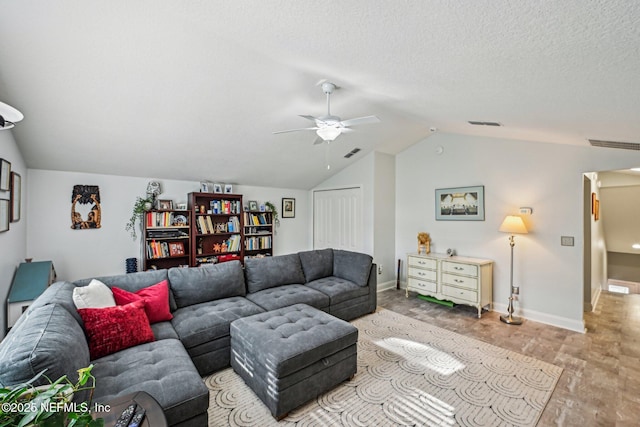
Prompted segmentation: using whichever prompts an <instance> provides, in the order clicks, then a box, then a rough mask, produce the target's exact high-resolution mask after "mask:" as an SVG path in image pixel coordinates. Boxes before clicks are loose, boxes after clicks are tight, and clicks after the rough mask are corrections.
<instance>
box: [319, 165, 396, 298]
mask: <svg viewBox="0 0 640 427" xmlns="http://www.w3.org/2000/svg"><path fill="white" fill-rule="evenodd" d="M355 186H358V187H360V188H362V195H363V200H362V236H363V252H365V253H368V254H370V255H371V256H372V257H373V262H375V263H376V264H378V265H382V267H383V268H382V274H380V275H378V289H384V288H386V287H391V286H395V277H396V274H395V250H394V241H395V230H394V226H393V224H394V223H395V157H394V156H392V155H389V154H383V153H377V152H373V153H370V154H368V155H366V156H364V157H363V158H362V159H359V160H358V161H356V162H355V163H353V164H352V165H351V166H349V167H347V168H345V169H343V170H342V171H340V172H339V173H337V174H336V175H334V176H332V177H331V178H329V179H327V180H326V181H324V182H323V183H322V184H321V185H319V186H318V187H316V188H315V189H314V190H327V189H338V188H346V187H355Z"/></svg>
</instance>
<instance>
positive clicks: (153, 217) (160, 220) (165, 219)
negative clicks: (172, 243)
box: [145, 212, 188, 228]
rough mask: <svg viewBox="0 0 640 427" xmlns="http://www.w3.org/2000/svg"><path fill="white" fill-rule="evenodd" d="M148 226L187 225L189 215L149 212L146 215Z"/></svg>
mask: <svg viewBox="0 0 640 427" xmlns="http://www.w3.org/2000/svg"><path fill="white" fill-rule="evenodd" d="M145 221H146V224H147V228H151V227H174V226H186V225H188V224H187V217H186V216H185V215H182V214H178V215H176V214H174V213H173V212H147V213H146V215H145Z"/></svg>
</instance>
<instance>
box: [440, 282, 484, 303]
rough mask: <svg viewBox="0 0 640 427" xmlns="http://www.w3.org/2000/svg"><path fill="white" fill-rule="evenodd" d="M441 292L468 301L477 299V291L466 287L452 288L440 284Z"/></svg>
mask: <svg viewBox="0 0 640 427" xmlns="http://www.w3.org/2000/svg"><path fill="white" fill-rule="evenodd" d="M442 293H443V294H445V295H446V296H448V297H451V298H457V299H461V300H464V301H469V302H473V303H475V302H477V301H478V293H477V292H475V291H470V290H468V289H460V288H454V287H452V286H447V285H444V286H442Z"/></svg>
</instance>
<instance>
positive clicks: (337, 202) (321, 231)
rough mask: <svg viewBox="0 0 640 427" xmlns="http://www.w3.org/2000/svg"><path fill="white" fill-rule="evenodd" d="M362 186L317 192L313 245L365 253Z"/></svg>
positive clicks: (320, 247)
mask: <svg viewBox="0 0 640 427" xmlns="http://www.w3.org/2000/svg"><path fill="white" fill-rule="evenodd" d="M362 247H363V244H362V189H361V188H359V187H354V188H342V189H338V190H320V191H314V192H313V248H314V249H323V248H334V249H344V250H348V251H354V252H362Z"/></svg>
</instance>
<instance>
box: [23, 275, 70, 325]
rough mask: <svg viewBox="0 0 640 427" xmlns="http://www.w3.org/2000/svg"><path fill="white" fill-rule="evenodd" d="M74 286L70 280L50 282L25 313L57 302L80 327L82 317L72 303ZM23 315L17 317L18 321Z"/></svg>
mask: <svg viewBox="0 0 640 427" xmlns="http://www.w3.org/2000/svg"><path fill="white" fill-rule="evenodd" d="M75 288H76V285H74V284H73V283H70V282H56V283H53V284H51V286H49V287H47V288H46V289H45V290H44V292H43V293H42V294H40V296H39V297H38V298H36V300H35V301H34V302H33V304H31V305H30V306H29V308H27V310H26V311H25V313H28V312H30V311H32V310H35V309H37V308H40V307H44V306H45V305H49V304H58V305H60V306H62V307H63V308H65V309H66V310H67V311H68V312H69V314H71V316H73V318H74V319H76V322H78V325H80V326H81V327H82V319H81V318H80V315H79V314H78V310H77V309H76V305H75V304H74V303H73V290H74V289H75ZM24 317H25V315H24V313H23V315H22V316H20V318H19V319H18V322H22V319H23V318H24ZM18 322H16V324H15V325H14V326H13V327H14V328H15V327H16V326H18Z"/></svg>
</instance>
